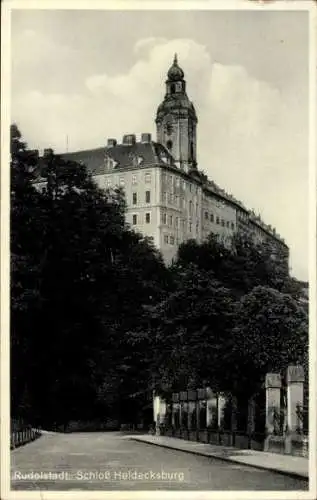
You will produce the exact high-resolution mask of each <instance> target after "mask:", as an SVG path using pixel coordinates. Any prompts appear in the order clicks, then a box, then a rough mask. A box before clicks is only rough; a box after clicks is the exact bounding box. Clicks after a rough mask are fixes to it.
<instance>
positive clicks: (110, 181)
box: [106, 172, 152, 187]
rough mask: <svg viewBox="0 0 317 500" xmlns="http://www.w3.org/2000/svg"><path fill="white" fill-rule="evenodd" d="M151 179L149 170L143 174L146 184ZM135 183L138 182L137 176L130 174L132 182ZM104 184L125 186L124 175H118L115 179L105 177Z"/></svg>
mask: <svg viewBox="0 0 317 500" xmlns="http://www.w3.org/2000/svg"><path fill="white" fill-rule="evenodd" d="M151 181H152V178H151V174H150V173H149V172H147V173H145V174H144V182H145V183H146V184H150V183H151ZM137 183H138V176H137V175H132V184H134V185H135V184H137ZM106 185H107V187H111V186H116V185H119V186H121V187H124V186H125V179H124V177H119V178H117V180H113V179H107V182H106Z"/></svg>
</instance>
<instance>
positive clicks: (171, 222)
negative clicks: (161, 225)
mask: <svg viewBox="0 0 317 500" xmlns="http://www.w3.org/2000/svg"><path fill="white" fill-rule="evenodd" d="M169 225H170V226H172V225H173V216H172V215H170V216H169Z"/></svg>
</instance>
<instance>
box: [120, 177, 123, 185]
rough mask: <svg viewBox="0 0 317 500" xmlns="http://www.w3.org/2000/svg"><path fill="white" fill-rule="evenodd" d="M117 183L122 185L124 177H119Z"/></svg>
mask: <svg viewBox="0 0 317 500" xmlns="http://www.w3.org/2000/svg"><path fill="white" fill-rule="evenodd" d="M119 185H120V186H124V177H120V180H119Z"/></svg>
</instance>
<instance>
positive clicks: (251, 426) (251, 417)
mask: <svg viewBox="0 0 317 500" xmlns="http://www.w3.org/2000/svg"><path fill="white" fill-rule="evenodd" d="M254 431H255V399H254V397H253V396H252V397H251V398H250V399H249V401H248V436H249V446H250V447H251V440H252V434H253V433H254Z"/></svg>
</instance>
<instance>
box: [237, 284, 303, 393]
mask: <svg viewBox="0 0 317 500" xmlns="http://www.w3.org/2000/svg"><path fill="white" fill-rule="evenodd" d="M232 334H233V335H232V337H233V342H232V361H233V365H234V366H235V369H236V371H237V374H238V381H239V384H240V385H241V386H242V387H244V388H245V387H246V386H247V384H248V385H249V386H253V387H254V386H256V385H257V384H260V383H261V382H262V381H263V380H264V377H265V374H266V373H267V372H280V371H283V370H285V369H286V367H287V366H288V365H289V364H298V363H299V364H303V362H304V359H305V356H306V355H307V354H306V353H307V350H308V317H307V313H306V311H305V310H304V308H302V307H301V306H300V305H299V304H298V303H297V302H296V301H295V300H294V299H293V298H292V297H291V296H290V295H286V294H283V293H281V292H279V291H277V290H274V289H272V288H268V287H262V286H259V287H256V288H254V289H253V290H252V291H251V292H250V293H249V294H246V295H245V296H244V297H242V298H241V300H240V301H239V302H238V303H237V305H236V310H235V327H234V329H233V332H232Z"/></svg>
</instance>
